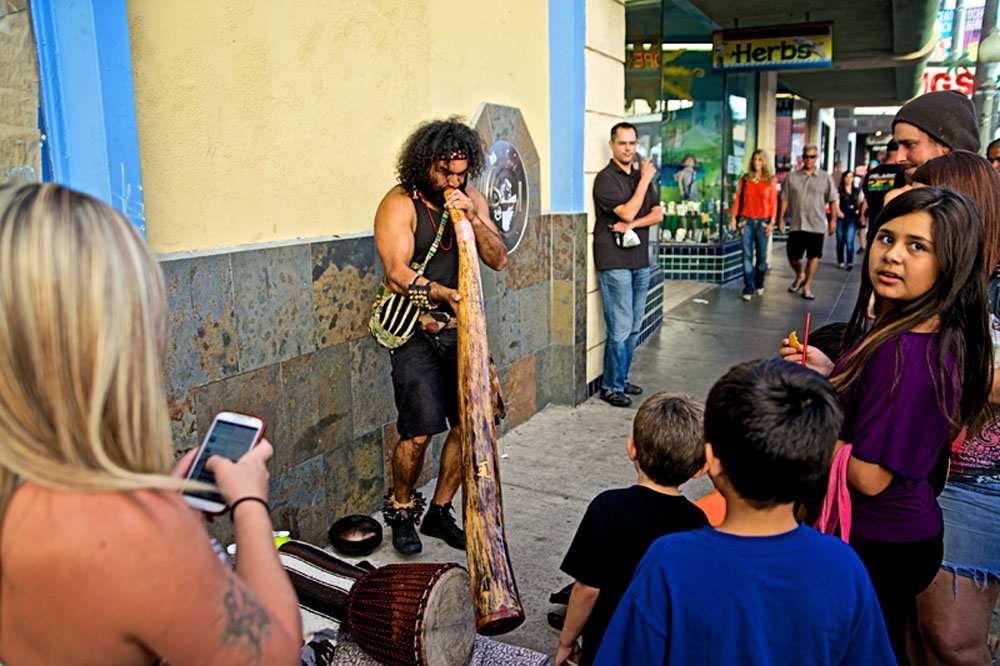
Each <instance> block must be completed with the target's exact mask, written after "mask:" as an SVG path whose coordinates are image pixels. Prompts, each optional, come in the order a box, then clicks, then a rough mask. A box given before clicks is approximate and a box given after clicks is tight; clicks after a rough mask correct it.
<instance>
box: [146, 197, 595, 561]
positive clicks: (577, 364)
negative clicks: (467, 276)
mask: <svg viewBox="0 0 1000 666" xmlns="http://www.w3.org/2000/svg"><path fill="white" fill-rule="evenodd" d="M586 240H587V235H586V219H585V216H584V215H582V214H579V215H561V214H556V215H540V216H535V217H534V219H532V220H530V221H529V226H528V229H527V231H526V232H525V236H524V238H523V239H522V241H521V244H520V245H519V246H518V248H517V250H516V251H515V252H514V253H512V254H511V257H510V265H509V267H508V270H506V271H504V272H502V273H494V272H493V271H491V270H489V269H487V268H483V271H482V275H483V287H484V294H485V307H486V313H487V327H488V331H489V336H490V349H491V351H492V353H493V356H494V359H495V361H496V363H497V366H498V368H499V371H500V376H501V380H502V382H503V385H504V390H505V395H506V399H507V403H508V417H507V419H506V421H505V422H504V424H503V425H502V427H501V432H504V431H506V430H508V429H510V428H513V427H515V426H517V425H519V424H521V423H523V422H524V421H526V420H527V419H528V418H530V417H531V416H532V415H533V414H535V412H537V411H538V410H539V409H541V408H543V407H544V406H545V405H546V404H548V403H550V402H552V403H560V404H576V403H578V402H580V401H582V400H584V399H585V398H586V381H585V370H586V353H585V351H586V350H585V346H586V245H585V243H586ZM162 267H163V271H164V274H165V277H166V284H167V295H168V302H169V308H170V319H169V322H170V335H169V340H168V350H167V360H166V369H165V371H166V379H167V384H168V390H169V399H170V415H171V421H172V426H173V432H174V441H175V445H176V446H177V447H178V448H187V447H190V446H195V445H196V444H198V443H199V441H200V439H201V437H202V436H203V435H204V433H205V431H206V429H207V428H208V426H209V425H210V424H211V421H212V417H213V416H214V415H215V413H217V412H219V411H222V410H232V411H238V412H247V413H250V414H254V415H257V416H260V417H261V418H263V419H264V420H265V422H266V423H267V436H268V438H269V439H270V440H271V442H272V443H273V444H274V448H275V457H274V459H273V461H272V464H271V474H272V487H271V495H272V504H273V505H274V507H275V509H274V517H275V524H276V525H277V526H278V527H280V528H291V529H293V530H294V531H295V532H296V533H297V534H298V535H299V536H300V537H301V538H304V539H307V540H309V541H313V542H315V543H325V541H326V530H327V528H328V526H329V525H330V523H332V522H333V520H335V519H336V518H338V517H340V516H343V515H346V514H349V513H369V512H371V511H374V510H375V509H376V508H377V507H378V506H379V504H380V503H381V497H382V495H383V494H384V492H385V490H386V488H387V487H388V484H389V483H390V482H391V479H390V478H389V475H390V473H391V466H390V465H389V456H390V455H391V451H392V448H393V446H394V444H395V442H396V441H397V440H398V437H399V436H398V434H397V432H396V428H395V421H396V410H395V407H394V404H393V398H392V383H391V381H390V366H389V354H388V352H387V351H386V350H384V349H382V348H381V347H380V346H379V345H378V344H376V343H375V341H374V340H373V339H372V337H371V336H370V335H369V334H368V328H367V320H368V315H369V312H370V310H369V308H370V305H371V301H372V299H373V297H374V293H375V289H376V286H377V284H378V281H379V280H380V279H381V264H380V262H379V261H378V259H377V257H376V254H375V247H374V241H373V239H372V237H371V236H370V235H369V236H361V237H354V238H337V239H329V240H314V241H303V242H299V243H291V244H284V245H279V246H274V247H263V248H250V249H237V250H235V251H233V252H229V253H221V254H205V255H195V256H182V257H176V256H173V257H163V258H162ZM442 441H443V436H438V437H436V438H435V442H434V446H433V451H434V456H427V460H426V461H425V466H424V470H423V474H422V482H423V481H426V480H428V479H430V478H431V477H432V476H433V475H434V474H435V473H436V465H437V456H438V454H439V452H440V445H441V443H442Z"/></svg>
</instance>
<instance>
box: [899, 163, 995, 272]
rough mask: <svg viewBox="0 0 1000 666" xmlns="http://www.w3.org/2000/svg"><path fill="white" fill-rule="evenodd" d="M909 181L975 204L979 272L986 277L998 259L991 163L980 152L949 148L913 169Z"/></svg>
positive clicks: (993, 173)
mask: <svg viewBox="0 0 1000 666" xmlns="http://www.w3.org/2000/svg"><path fill="white" fill-rule="evenodd" d="M913 184H914V185H929V186H931V187H947V188H949V189H952V190H955V191H956V192H961V193H962V194H964V195H965V196H967V197H969V199H971V200H972V202H973V203H975V204H976V208H978V209H979V216H980V218H981V219H982V221H983V239H984V242H983V274H984V275H986V276H987V277H989V275H990V274H991V273H992V272H993V269H994V268H996V267H997V264H998V263H1000V200H998V198H997V192H1000V175H998V174H997V172H996V171H995V170H994V169H993V166H992V165H991V164H990V163H989V162H988V161H987V160H986V159H985V158H984V157H981V156H980V155H977V154H975V153H970V152H969V151H967V150H953V151H951V152H950V153H948V154H946V155H942V156H941V157H936V158H934V159H932V160H928V161H927V162H925V163H924V165H923V166H921V167H920V168H919V169H917V170H916V171H914V172H913Z"/></svg>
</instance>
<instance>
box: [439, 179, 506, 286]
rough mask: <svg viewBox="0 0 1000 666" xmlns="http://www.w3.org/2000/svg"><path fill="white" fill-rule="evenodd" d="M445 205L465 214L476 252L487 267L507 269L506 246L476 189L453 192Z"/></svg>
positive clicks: (499, 269) (484, 201) (481, 196)
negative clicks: (474, 236) (474, 241)
mask: <svg viewBox="0 0 1000 666" xmlns="http://www.w3.org/2000/svg"><path fill="white" fill-rule="evenodd" d="M445 205H446V206H448V207H449V208H454V209H455V210H460V211H462V212H463V213H464V214H465V219H467V220H469V223H470V224H471V225H472V231H473V233H475V235H476V250H477V251H478V252H479V256H480V257H482V258H483V261H484V262H485V263H486V265H487V266H489V267H490V268H492V269H493V270H495V271H502V270H503V269H504V268H506V267H507V246H506V245H505V244H504V242H503V237H502V236H500V232H499V231H497V228H496V225H494V224H493V222H492V221H491V220H490V216H489V209H488V208H487V206H486V199H485V198H484V197H483V195H482V193H480V192H479V190H477V189H476V188H474V187H472V186H469V188H468V190H467V191H466V192H462V191H461V190H454V191H453V192H452V193H451V194H449V195H448V199H447V200H446V201H445Z"/></svg>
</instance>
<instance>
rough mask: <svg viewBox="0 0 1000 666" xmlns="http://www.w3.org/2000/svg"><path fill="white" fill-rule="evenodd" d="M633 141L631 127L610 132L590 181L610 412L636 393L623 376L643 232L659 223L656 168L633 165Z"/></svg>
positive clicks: (643, 254)
mask: <svg viewBox="0 0 1000 666" xmlns="http://www.w3.org/2000/svg"><path fill="white" fill-rule="evenodd" d="M637 138H638V133H637V131H636V129H635V126H634V125H631V124H629V123H618V124H617V125H615V126H614V127H612V128H611V140H610V141H608V145H609V146H611V160H609V161H608V165H607V166H606V167H604V168H603V169H601V171H600V172H598V174H597V177H596V178H595V179H594V210H595V211H596V213H597V215H596V217H597V219H596V221H595V223H594V264H595V265H596V267H597V282H598V284H599V285H600V287H601V301H602V302H603V304H604V324H605V326H606V328H607V332H608V337H607V342H606V343H605V347H604V376H603V378H602V380H601V393H600V397H601V400H604V401H605V402H607V403H608V404H610V405H614V406H615V407H628V406H629V405H631V404H632V399H631V398H629V395H639V394H641V393H642V389H641V388H640V387H638V386H636V385H635V384H631V383H629V381H628V375H629V369H630V368H631V366H632V355H633V354H634V353H635V347H636V345H637V344H638V343H639V332H640V330H641V329H642V317H643V314H644V313H645V312H646V293H647V292H648V291H649V227H651V226H653V225H654V224H659V223H660V220H662V219H663V211H662V209H661V208H660V196H659V191H658V185H657V183H656V167H654V166H653V164H652V163H651V162H650V161H649V160H646V161H644V162H642V165H641V166H640V165H639V164H637V163H633V160H635V159H636V152H635V146H636V140H637ZM626 394H628V395H626Z"/></svg>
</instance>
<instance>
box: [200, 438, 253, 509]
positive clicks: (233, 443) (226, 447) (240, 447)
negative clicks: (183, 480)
mask: <svg viewBox="0 0 1000 666" xmlns="http://www.w3.org/2000/svg"><path fill="white" fill-rule="evenodd" d="M259 432H260V431H259V430H258V429H257V428H254V427H252V426H245V425H240V424H239V423H232V422H230V421H222V420H217V421H216V422H215V425H214V426H213V427H212V431H211V432H210V433H209V434H208V441H207V442H205V450H204V451H202V453H201V455H200V456H198V460H197V461H195V465H194V469H192V470H191V475H190V477H189V478H191V479H194V480H196V481H204V482H205V483H215V475H214V474H212V473H211V472H210V471H208V470H207V469H205V463H206V462H208V459H209V458H211V457H212V456H223V457H225V458H229V459H230V460H233V461H236V460H239V459H240V458H241V457H242V456H243V454H244V453H246V452H247V451H249V450H250V447H251V446H253V443H254V442H255V441H256V439H257V435H258V433H259ZM185 494H186V495H190V496H191V497H199V498H201V499H204V500H208V501H210V502H218V503H219V504H225V503H226V500H224V499H223V498H222V495H220V494H219V493H215V492H205V491H188V492H187V493H185Z"/></svg>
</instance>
